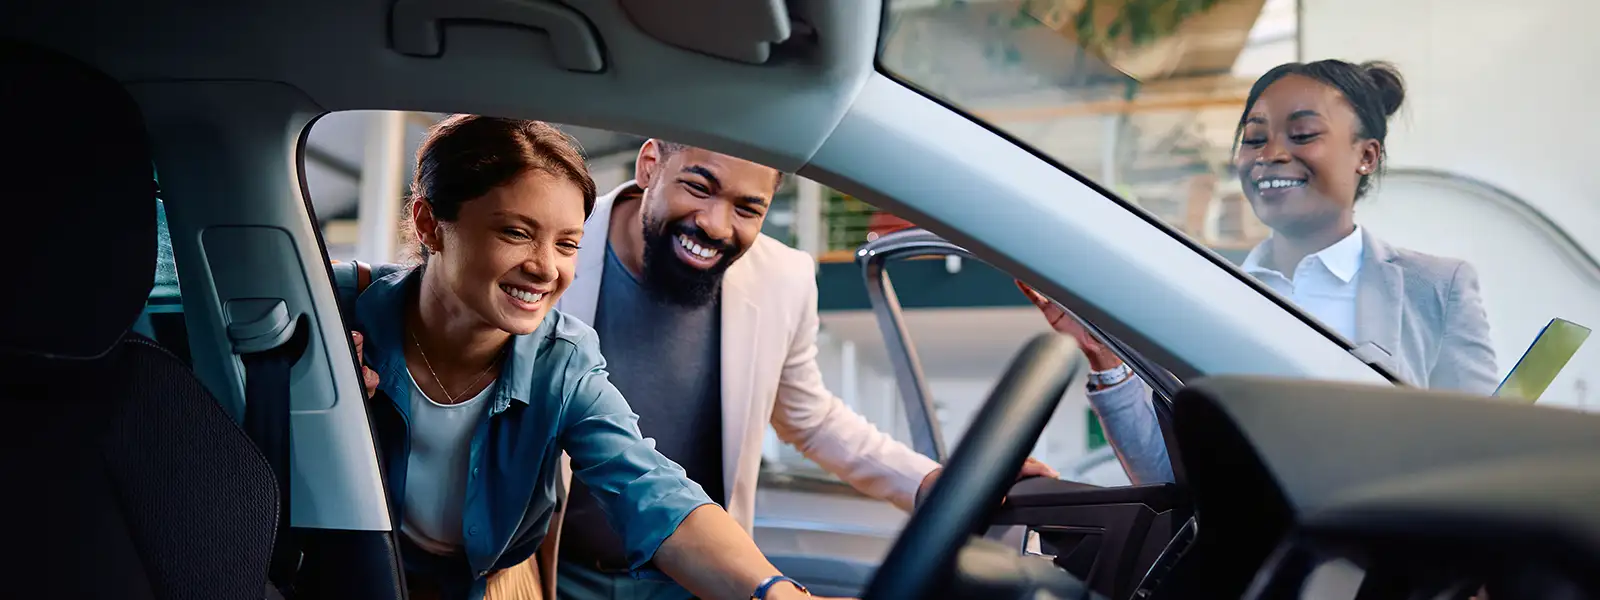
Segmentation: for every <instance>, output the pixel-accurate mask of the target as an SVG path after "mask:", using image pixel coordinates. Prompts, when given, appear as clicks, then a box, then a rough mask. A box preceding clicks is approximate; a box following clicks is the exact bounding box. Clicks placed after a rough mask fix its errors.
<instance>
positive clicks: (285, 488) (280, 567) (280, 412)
mask: <svg viewBox="0 0 1600 600" xmlns="http://www.w3.org/2000/svg"><path fill="white" fill-rule="evenodd" d="M303 323H304V320H303V319H302V321H301V324H303ZM298 329H299V331H296V332H295V333H294V334H293V335H292V336H291V337H290V338H289V339H288V340H286V341H285V342H284V343H282V344H279V345H278V346H276V347H273V348H270V349H266V350H262V351H259V352H251V353H247V354H240V355H239V360H240V362H242V363H243V364H244V397H245V414H244V430H245V433H246V434H248V435H249V436H250V439H251V440H252V441H254V442H255V444H256V448H258V449H260V451H261V454H262V455H263V456H264V457H266V459H267V464H269V465H271V467H272V475H273V477H274V478H275V479H276V480H277V483H278V528H277V535H276V536H275V539H274V542H273V545H272V563H271V565H270V567H269V568H268V572H267V573H268V580H269V581H270V582H271V583H272V584H273V585H274V586H276V587H277V588H278V590H279V591H280V593H282V594H283V596H284V597H286V598H290V597H293V592H292V585H293V583H294V577H295V573H296V572H297V571H298V570H299V568H300V548H299V544H298V543H297V542H298V540H295V539H293V536H292V535H291V533H290V530H289V451H290V448H291V446H292V443H291V436H290V427H289V375H290V370H291V369H292V368H293V367H294V363H295V362H296V361H298V360H299V359H300V356H301V354H302V352H303V351H304V349H305V346H306V344H305V341H306V339H307V332H306V328H305V327H300V328H298Z"/></svg>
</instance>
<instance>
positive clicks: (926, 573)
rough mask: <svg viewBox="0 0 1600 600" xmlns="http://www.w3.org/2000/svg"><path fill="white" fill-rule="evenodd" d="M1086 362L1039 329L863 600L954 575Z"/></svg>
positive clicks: (930, 587) (912, 592) (912, 591)
mask: <svg viewBox="0 0 1600 600" xmlns="http://www.w3.org/2000/svg"><path fill="white" fill-rule="evenodd" d="M1083 364H1084V361H1083V356H1082V355H1081V354H1079V352H1078V344H1077V343H1076V342H1074V341H1073V340H1072V338H1070V337H1068V336H1064V335H1060V334H1057V333H1054V332H1051V333H1043V334H1040V335H1038V336H1036V337H1034V338H1033V339H1032V340H1030V341H1029V342H1028V344H1027V345H1026V346H1024V347H1023V348H1022V351H1021V352H1019V353H1018V354H1017V356H1016V358H1013V359H1012V360H1011V366H1009V367H1007V368H1006V372H1005V374H1004V375H1003V376H1002V377H1001V378H1000V383H999V384H997V385H996V386H995V388H994V391H992V392H990V393H989V399H988V401H986V402H984V404H983V408H982V409H980V410H979V411H978V414H977V416H975V417H974V418H973V419H972V424H971V426H969V427H968V428H967V432H966V434H965V435H964V436H963V437H962V439H961V444H960V445H959V446H957V447H956V451H955V453H954V454H953V455H951V457H950V460H949V461H948V462H947V463H946V464H945V468H944V472H943V473H942V474H940V475H939V479H938V480H937V481H936V482H935V483H934V485H933V490H931V491H930V492H929V493H928V497H927V498H926V499H924V500H923V502H922V506H920V507H919V508H918V509H917V511H916V512H915V513H913V514H912V515H911V519H910V520H909V521H908V522H907V523H906V528H905V530H904V531H903V532H901V534H900V537H899V539H897V540H895V543H894V547H893V548H891V549H890V550H889V555H888V556H887V557H886V558H884V560H883V565H882V566H881V567H879V568H878V572H877V575H875V576H874V577H873V578H872V583H870V584H868V586H867V589H866V593H865V594H863V595H862V598H863V599H864V600H889V599H896V600H900V599H907V598H927V597H930V596H931V595H932V592H933V591H934V590H935V589H936V587H935V586H938V585H939V584H940V582H941V581H942V580H944V578H946V577H948V576H949V575H950V573H951V569H952V566H953V565H954V564H955V560H956V556H957V554H959V553H960V552H961V549H962V547H963V546H965V545H966V543H967V538H968V537H969V536H970V535H971V534H972V531H973V530H974V529H975V528H976V527H977V526H978V525H979V521H980V520H982V519H984V518H985V517H986V516H987V515H988V513H989V512H990V510H991V509H992V508H994V507H995V506H997V505H999V503H1000V501H1001V499H1002V498H1004V497H1005V494H1006V491H1007V490H1009V489H1010V488H1011V484H1012V482H1013V480H1015V479H1016V473H1017V469H1018V468H1019V467H1021V465H1022V461H1023V460H1025V459H1026V458H1027V457H1028V451H1029V450H1031V449H1032V448H1033V445H1034V443H1035V442H1036V441H1038V439H1039V435H1040V434H1042V433H1044V427H1045V425H1046V424H1047V423H1048V422H1049V420H1050V415H1051V413H1053V412H1055V408H1056V405H1058V404H1060V403H1061V396H1062V395H1063V394H1065V393H1066V390H1067V385H1068V384H1069V383H1070V382H1071V381H1072V380H1073V378H1074V377H1076V376H1077V375H1078V373H1079V371H1081V370H1082V369H1083Z"/></svg>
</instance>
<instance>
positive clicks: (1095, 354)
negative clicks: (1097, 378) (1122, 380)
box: [1015, 279, 1122, 371]
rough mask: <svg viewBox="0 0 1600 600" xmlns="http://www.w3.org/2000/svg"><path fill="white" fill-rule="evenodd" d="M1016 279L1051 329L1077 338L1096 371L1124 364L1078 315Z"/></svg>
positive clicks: (1018, 285)
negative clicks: (1071, 313)
mask: <svg viewBox="0 0 1600 600" xmlns="http://www.w3.org/2000/svg"><path fill="white" fill-rule="evenodd" d="M1015 281H1016V283H1017V289H1019V290H1022V295H1024V296H1027V297H1028V301H1029V302H1032V303H1033V305H1034V306H1036V307H1038V308H1039V312H1041V313H1044V318H1045V320H1047V321H1049V322H1050V328H1051V329H1055V330H1056V333H1061V334H1065V335H1070V336H1072V339H1074V340H1077V342H1078V349H1079V350H1082V351H1083V355H1084V357H1086V358H1088V359H1089V368H1091V369H1094V370H1096V371H1104V370H1107V369H1113V368H1116V366H1117V365H1120V364H1122V359H1121V358H1119V357H1117V355H1116V353H1114V352H1112V351H1111V350H1110V349H1109V348H1106V345H1105V344H1104V343H1101V341H1100V338H1097V337H1095V336H1094V334H1092V333H1089V330H1088V329H1085V328H1084V327H1083V324H1082V323H1079V322H1078V319H1077V318H1076V317H1074V316H1073V315H1070V314H1067V311H1066V310H1064V309H1062V308H1061V305H1059V304H1056V303H1055V302H1052V301H1051V300H1050V299H1049V298H1046V297H1045V296H1044V294H1041V293H1039V291H1038V290H1035V289H1033V288H1032V287H1031V286H1029V285H1028V284H1026V283H1023V282H1022V280H1020V279H1018V280H1015Z"/></svg>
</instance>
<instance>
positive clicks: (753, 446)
mask: <svg viewBox="0 0 1600 600" xmlns="http://www.w3.org/2000/svg"><path fill="white" fill-rule="evenodd" d="M639 193H640V190H639V187H638V186H637V185H635V184H634V183H633V182H631V181H630V182H628V183H625V184H623V185H622V186H621V187H618V188H617V189H616V190H614V191H612V192H611V193H609V194H606V195H605V196H602V197H600V198H599V199H597V201H596V202H595V207H594V214H593V215H592V216H590V217H589V221H588V222H587V223H585V224H584V232H585V234H586V235H585V236H584V242H585V243H584V244H583V245H582V248H581V249H580V250H579V251H578V271H577V276H576V278H575V279H574V281H573V283H572V287H571V288H568V290H567V292H566V294H564V295H563V296H562V297H561V300H560V301H558V302H557V303H556V308H557V309H558V310H560V311H561V312H563V313H566V314H567V315H570V316H573V317H576V318H578V319H580V320H582V321H584V322H585V323H590V324H593V323H594V314H595V306H596V303H597V301H598V299H599V295H600V280H601V273H602V271H603V270H604V268H605V265H606V260H605V256H606V255H605V252H606V245H607V244H606V243H605V242H606V237H607V235H608V234H609V233H610V230H611V209H612V207H613V206H614V205H615V202H616V199H617V197H618V196H619V195H637V194H639ZM816 342H817V280H816V261H815V259H814V258H812V257H811V255H809V254H806V253H805V252H801V251H799V250H796V249H793V248H790V247H788V246H786V245H784V244H783V243H782V242H779V241H777V240H775V239H772V238H770V237H767V236H765V235H762V236H760V237H759V238H758V239H757V240H756V242H755V244H754V245H752V246H751V248H750V250H749V251H748V252H746V253H745V255H744V256H742V257H740V258H739V260H738V261H736V262H735V263H734V264H733V265H732V266H730V267H729V268H728V271H727V273H726V274H725V275H724V276H723V280H722V480H723V489H725V490H727V494H728V497H727V498H714V500H719V501H722V502H723V507H724V508H726V509H727V511H728V513H729V514H731V515H732V516H733V518H734V520H736V521H738V522H739V524H740V525H742V526H744V528H745V530H746V531H750V530H751V529H752V528H753V522H754V520H755V500H756V478H757V476H758V474H759V471H760V468H761V444H762V438H763V437H764V434H765V432H766V426H767V424H769V423H770V424H771V425H772V427H773V429H775V430H776V431H777V433H778V438H779V439H781V440H783V441H784V442H785V443H788V444H790V445H792V446H794V447H795V448H797V449H799V450H800V452H801V453H802V454H804V455H805V456H806V458H809V459H811V460H812V461H814V462H816V463H817V464H818V465H821V466H822V467H823V468H824V469H827V470H828V471H829V472H831V473H833V474H835V475H837V476H838V477H839V478H840V479H843V480H844V481H845V482H847V483H849V484H850V485H851V486H853V487H855V488H856V489H858V490H860V491H861V492H862V493H865V494H867V495H869V496H872V497H874V498H878V499H881V500H887V501H889V502H892V503H894V505H895V506H898V507H900V508H902V509H905V510H910V508H911V505H912V501H913V499H914V497H915V495H916V491H917V486H918V485H919V484H920V483H921V482H922V479H923V478H924V477H926V476H927V474H928V473H929V472H931V471H932V470H933V469H934V468H936V467H937V466H938V464H937V463H935V462H934V461H933V460H932V459H929V458H928V457H925V456H923V455H921V454H917V453H916V451H914V450H912V449H911V448H909V447H907V446H906V445H904V444H902V443H900V442H897V441H895V440H894V439H893V438H892V437H890V436H889V435H887V434H885V433H883V432H882V431H879V430H878V429H877V428H876V427H874V426H873V425H872V423H870V422H868V421H867V420H866V419H864V418H862V417H861V415H859V414H857V413H856V412H855V411H852V410H850V408H849V407H847V406H845V404H844V402H843V401H842V400H840V399H839V397H837V396H835V395H833V394H832V393H831V392H829V391H828V389H827V387H825V386H824V385H823V382H822V371H821V370H820V369H819V368H818V367H817V344H816ZM628 401H629V402H631V403H637V402H649V401H650V399H649V398H640V397H630V398H628ZM561 464H562V479H561V481H562V488H561V490H562V493H561V494H560V497H562V498H563V501H562V502H561V503H560V506H559V508H558V509H557V514H556V515H555V517H554V519H553V520H552V522H551V529H550V534H549V538H548V539H551V540H554V539H557V538H558V536H559V532H560V523H561V517H562V511H563V510H564V509H565V506H566V503H565V501H564V498H565V490H566V489H568V488H569V487H570V486H571V480H572V470H571V467H570V465H569V463H568V459H567V457H566V456H565V455H563V456H562V460H561ZM557 543H558V542H557ZM545 546H546V548H547V549H548V552H549V556H552V557H553V556H555V554H554V552H555V550H556V543H551V542H548V541H547V542H546V545H545ZM541 552H545V550H541ZM552 562H553V561H552ZM553 579H554V577H548V578H547V580H546V581H545V582H544V583H545V587H546V588H547V589H549V588H550V586H551V585H552V584H551V580H553Z"/></svg>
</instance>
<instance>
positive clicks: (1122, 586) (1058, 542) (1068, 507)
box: [993, 478, 1183, 598]
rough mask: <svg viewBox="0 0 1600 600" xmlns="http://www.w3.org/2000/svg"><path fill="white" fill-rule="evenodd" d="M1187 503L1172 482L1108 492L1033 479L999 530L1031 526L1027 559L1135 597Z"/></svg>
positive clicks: (1002, 515) (1020, 488)
mask: <svg viewBox="0 0 1600 600" xmlns="http://www.w3.org/2000/svg"><path fill="white" fill-rule="evenodd" d="M1182 502H1183V496H1182V495H1181V494H1180V493H1179V490H1178V486H1177V485H1175V484H1171V483H1163V484H1157V485H1132V486H1124V487H1110V488H1107V487H1099V486H1093V485H1089V484H1084V483H1077V482H1073V481H1064V480H1059V479H1048V478H1031V479H1026V480H1023V481H1020V482H1018V483H1017V484H1016V485H1015V486H1013V487H1012V488H1011V492H1010V493H1009V494H1007V496H1006V502H1005V505H1003V506H1002V507H1001V508H1000V509H999V510H997V511H996V513H995V515H994V517H993V524H994V525H997V526H999V525H1023V526H1026V527H1027V531H1028V533H1027V536H1026V538H1025V539H1024V546H1023V548H1022V549H1021V551H1022V552H1024V553H1028V554H1036V555H1040V556H1043V557H1047V558H1050V559H1051V561H1052V562H1054V563H1055V564H1056V566H1058V567H1061V568H1062V569H1065V570H1067V571H1068V572H1070V573H1072V574H1073V575H1075V576H1077V577H1078V579H1080V580H1082V581H1084V582H1086V583H1088V584H1089V586H1090V588H1092V589H1093V590H1094V591H1096V592H1099V593H1101V594H1105V595H1106V596H1107V597H1110V598H1127V597H1130V596H1131V595H1132V593H1133V590H1134V589H1135V588H1136V587H1137V586H1138V584H1139V583H1140V580H1141V579H1142V578H1143V576H1144V575H1145V573H1147V572H1149V571H1150V567H1151V565H1152V564H1153V563H1154V562H1155V561H1156V558H1157V556H1158V555H1160V553H1161V550H1162V549H1163V548H1165V547H1166V545H1167V542H1168V540H1171V539H1172V537H1173V528H1174V524H1173V521H1174V519H1173V518H1174V515H1175V514H1176V513H1177V511H1176V510H1175V509H1176V508H1178V507H1179V505H1180V504H1181V503H1182Z"/></svg>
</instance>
